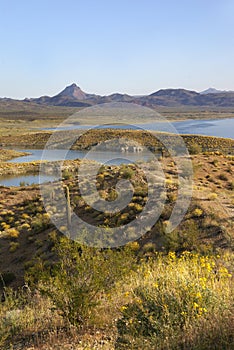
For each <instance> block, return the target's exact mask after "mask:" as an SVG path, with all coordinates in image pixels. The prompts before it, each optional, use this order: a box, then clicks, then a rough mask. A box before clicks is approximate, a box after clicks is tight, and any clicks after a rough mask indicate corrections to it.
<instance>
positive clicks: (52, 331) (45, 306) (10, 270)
mask: <svg viewBox="0 0 234 350" xmlns="http://www.w3.org/2000/svg"><path fill="white" fill-rule="evenodd" d="M160 161H161V164H162V167H163V172H164V174H165V186H166V193H165V194H166V198H165V206H164V210H163V212H162V214H161V216H160V218H159V220H158V221H157V222H156V224H155V225H154V226H153V227H152V228H150V229H149V231H148V232H147V233H146V234H145V235H144V236H143V237H141V238H140V239H138V240H137V241H134V240H133V241H132V242H131V243H129V244H127V245H126V246H125V247H121V248H118V249H101V248H100V249H97V248H92V247H87V246H85V245H81V244H80V243H76V242H73V241H70V240H69V239H68V238H66V236H63V235H62V234H61V232H68V231H69V227H68V226H69V221H68V219H67V227H61V228H60V230H58V229H56V228H55V227H54V226H53V224H52V222H51V221H50V215H53V213H56V208H55V207H53V206H51V207H50V208H49V209H48V208H47V209H48V210H47V212H46V211H45V209H44V206H43V202H42V198H41V196H40V192H39V187H38V186H37V185H33V186H21V187H12V188H4V187H2V188H1V193H0V222H1V228H0V231H1V233H0V253H1V261H0V272H1V274H0V276H1V277H0V280H1V282H0V284H1V293H2V302H1V308H0V315H1V317H0V339H1V340H0V344H1V348H2V349H29V348H31V349H66V348H69V346H73V348H74V349H95V348H96V349H143V348H144V349H209V348H212V349H231V348H232V346H233V295H232V289H233V242H234V241H233V208H234V193H233V176H232V174H233V167H234V160H233V156H231V155H226V154H222V153H221V152H213V153H212V152H209V153H205V154H204V153H200V152H199V153H198V154H195V155H192V163H193V170H194V191H193V198H192V201H191V203H190V208H189V210H188V212H187V214H186V215H185V217H184V220H183V222H182V223H181V224H180V226H179V227H178V228H177V229H176V230H174V231H173V232H172V233H170V234H168V233H166V231H165V228H166V227H167V223H168V220H169V217H170V213H171V211H172V209H173V206H174V204H175V201H176V198H177V194H178V178H177V168H176V163H175V162H174V161H173V160H172V159H171V158H170V157H163V158H162V159H161V160H160ZM2 164H3V163H2ZM5 164H7V163H5ZM8 164H9V163H8ZM14 166H15V165H14ZM16 166H17V164H16ZM154 166H155V164H154V163H153V162H152V161H149V162H148V163H146V164H143V163H142V164H139V165H122V166H102V167H101V168H100V171H99V173H98V175H97V190H98V191H99V193H100V195H101V196H102V197H103V198H105V199H106V200H107V201H112V200H114V199H115V198H116V192H115V185H116V184H117V182H118V181H119V179H128V180H130V181H131V183H132V185H133V187H134V194H133V197H132V201H131V202H130V203H129V205H128V206H127V207H126V208H125V209H123V210H122V211H121V212H120V213H117V214H116V215H105V214H102V213H100V212H96V211H95V210H94V209H93V208H91V207H90V206H89V205H87V203H85V201H84V200H83V198H82V196H81V194H80V192H79V188H78V186H77V181H76V171H77V168H78V167H79V161H71V162H69V161H67V163H66V164H65V167H64V170H63V178H62V179H61V181H62V184H63V188H64V191H65V192H64V193H65V195H66V198H68V199H69V202H67V208H63V210H64V211H63V213H62V214H63V215H68V213H69V212H68V208H69V209H70V211H71V212H72V211H74V212H76V213H77V214H78V215H79V216H80V217H83V218H84V219H85V220H86V221H87V222H90V223H92V224H95V225H96V226H98V227H99V228H101V227H116V226H118V225H123V224H126V223H128V222H130V221H131V220H133V219H134V218H136V217H137V215H138V214H139V213H140V212H141V211H142V209H143V208H144V206H145V203H146V202H147V196H148V192H147V184H146V179H145V177H144V167H146V168H147V167H150V168H153V167H154ZM83 185H84V186H86V188H87V189H88V187H89V183H88V182H86V183H84V184H83ZM48 186H49V185H48ZM71 212H70V214H69V215H71ZM66 217H67V216H66ZM60 231H61V232H60ZM80 234H81V235H82V237H83V238H84V237H85V235H86V234H87V233H86V232H80ZM133 237H134V234H133Z"/></svg>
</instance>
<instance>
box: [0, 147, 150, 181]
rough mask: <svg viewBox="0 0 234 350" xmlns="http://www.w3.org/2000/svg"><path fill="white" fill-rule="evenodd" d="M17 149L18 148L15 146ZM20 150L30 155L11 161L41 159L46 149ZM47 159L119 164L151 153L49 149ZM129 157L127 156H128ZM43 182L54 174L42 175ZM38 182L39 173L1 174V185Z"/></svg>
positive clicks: (148, 157)
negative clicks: (87, 160)
mask: <svg viewBox="0 0 234 350" xmlns="http://www.w3.org/2000/svg"><path fill="white" fill-rule="evenodd" d="M14 149H16V148H14ZM17 150H19V151H23V152H28V153H30V155H28V156H23V157H19V158H15V159H12V160H10V161H9V162H10V163H24V162H33V161H37V160H41V159H42V156H43V152H44V150H38V149H23V150H22V149H17ZM46 155H47V160H48V161H55V160H63V159H67V160H72V159H78V158H79V159H82V158H84V157H85V156H86V159H89V160H95V161H97V162H100V163H106V164H110V165H119V164H129V163H136V162H138V161H142V160H145V161H147V160H149V159H150V155H149V153H148V152H144V151H143V152H139V153H132V152H129V153H126V154H125V153H124V154H123V153H121V152H105V151H96V152H92V153H87V152H85V151H73V150H69V151H68V152H67V154H66V151H64V150H59V149H56V150H47V151H46ZM126 157H127V158H126ZM40 181H41V183H43V182H47V181H53V177H52V176H47V175H42V176H41V177H40ZM34 183H36V184H38V183H39V176H38V175H34V174H33V175H4V176H0V185H2V186H20V185H22V184H27V185H31V184H34Z"/></svg>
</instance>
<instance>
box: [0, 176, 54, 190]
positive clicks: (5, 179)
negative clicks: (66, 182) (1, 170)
mask: <svg viewBox="0 0 234 350" xmlns="http://www.w3.org/2000/svg"><path fill="white" fill-rule="evenodd" d="M53 180H54V177H53V176H50V175H41V176H40V178H39V175H35V174H33V175H7V176H5V175H4V176H0V186H9V187H10V186H24V185H32V184H39V183H44V182H49V181H53Z"/></svg>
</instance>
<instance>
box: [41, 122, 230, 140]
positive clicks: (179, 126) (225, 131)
mask: <svg viewBox="0 0 234 350" xmlns="http://www.w3.org/2000/svg"><path fill="white" fill-rule="evenodd" d="M170 124H171V125H172V126H173V127H174V128H175V129H176V130H177V132H178V133H179V134H197V135H205V136H217V137H224V138H231V139H233V138H234V118H225V119H207V120H183V121H178V122H171V123H170ZM170 124H169V125H170ZM136 127H139V128H142V129H146V130H153V131H165V132H171V129H170V128H169V127H168V123H164V122H156V123H147V124H136ZM90 128H95V126H94V125H72V126H71V125H69V126H64V127H61V128H59V130H74V129H90ZM100 128H114V129H117V128H122V129H126V128H128V129H129V126H126V125H123V126H121V125H102V126H100ZM132 128H133V129H134V128H135V127H134V126H133V127H132ZM43 130H52V131H53V130H56V128H45V129H43Z"/></svg>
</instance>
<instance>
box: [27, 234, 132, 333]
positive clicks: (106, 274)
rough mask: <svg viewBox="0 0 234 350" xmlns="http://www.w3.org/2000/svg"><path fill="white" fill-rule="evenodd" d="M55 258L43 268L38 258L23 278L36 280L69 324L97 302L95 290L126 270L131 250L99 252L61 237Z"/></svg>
mask: <svg viewBox="0 0 234 350" xmlns="http://www.w3.org/2000/svg"><path fill="white" fill-rule="evenodd" d="M55 252H56V253H57V255H58V262H57V263H56V264H55V265H54V266H53V267H52V268H51V267H49V268H46V267H45V265H44V264H43V263H42V262H41V261H40V262H39V263H38V264H37V265H36V266H34V267H33V268H32V269H30V271H29V273H28V277H27V280H28V282H29V283H31V284H34V283H36V284H37V288H38V289H39V290H40V291H41V293H42V294H44V295H46V296H48V297H49V298H50V299H51V301H52V302H53V303H54V305H55V306H56V308H57V309H58V310H59V311H60V312H61V313H62V315H63V317H64V318H65V319H66V320H67V321H68V322H69V323H71V324H72V325H76V326H77V325H79V324H82V323H84V321H85V320H87V319H88V318H89V317H90V316H91V313H92V309H93V308H94V307H96V306H97V304H98V301H99V294H100V293H102V292H103V291H108V290H111V289H112V288H113V286H114V283H115V282H116V281H117V280H120V279H122V278H123V276H124V275H125V274H126V273H127V272H129V270H130V268H131V265H132V263H133V256H134V254H132V253H130V250H129V249H127V250H123V251H119V252H113V251H111V250H106V251H104V252H101V251H99V250H97V249H94V248H91V247H85V246H80V245H78V244H77V243H75V242H73V241H70V240H68V239H67V238H66V237H62V238H61V239H60V240H59V241H58V242H57V243H56V245H55Z"/></svg>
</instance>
